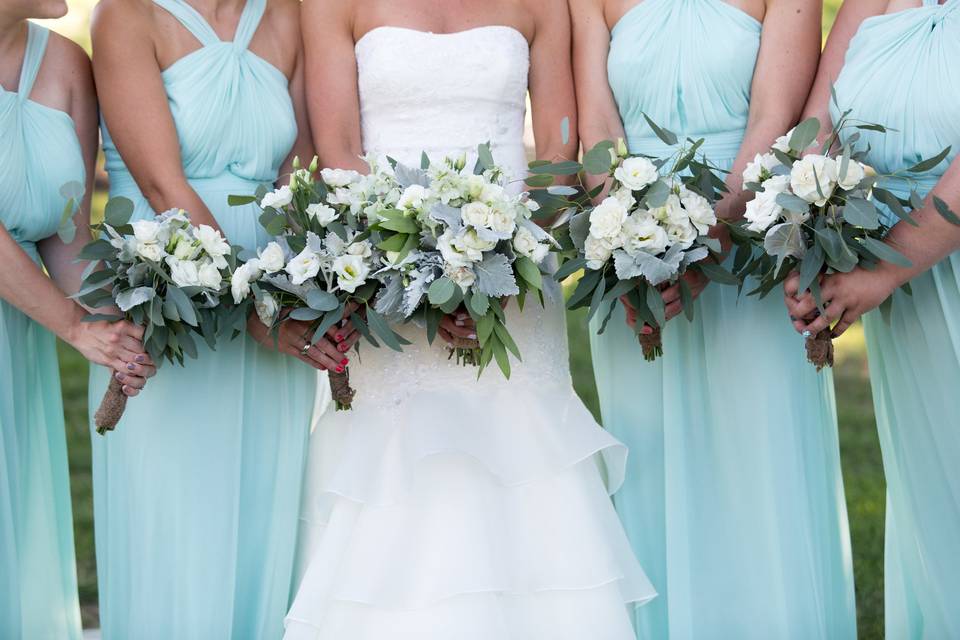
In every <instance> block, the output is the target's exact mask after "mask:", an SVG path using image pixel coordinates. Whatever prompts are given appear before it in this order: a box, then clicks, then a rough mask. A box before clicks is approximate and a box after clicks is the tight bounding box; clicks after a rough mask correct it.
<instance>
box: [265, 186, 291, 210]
mask: <svg viewBox="0 0 960 640" xmlns="http://www.w3.org/2000/svg"><path fill="white" fill-rule="evenodd" d="M291 202H293V190H292V189H290V187H289V186H288V185H283V186H282V187H280V188H279V189H277V190H275V191H271V192H270V193H267V194H264V196H263V200H261V201H260V206H261V207H263V208H264V209H266V208H267V207H273V208H274V209H282V208H283V207H285V206H287V205H288V204H290V203H291Z"/></svg>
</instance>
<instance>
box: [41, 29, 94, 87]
mask: <svg viewBox="0 0 960 640" xmlns="http://www.w3.org/2000/svg"><path fill="white" fill-rule="evenodd" d="M45 57H46V60H47V62H48V63H47V64H45V65H44V67H43V70H42V73H43V74H49V75H48V76H47V77H48V78H49V80H50V82H51V83H55V84H56V86H58V87H65V88H67V89H68V90H69V92H70V93H72V94H75V95H81V96H83V95H88V94H92V93H93V72H92V70H91V66H90V58H89V57H88V56H87V52H86V51H84V50H83V48H82V47H81V46H80V45H78V44H77V43H76V42H73V41H72V40H70V39H69V38H65V37H63V36H62V35H60V34H59V33H55V32H51V33H50V39H49V40H48V42H47V51H46V54H45ZM43 80H44V82H46V79H43Z"/></svg>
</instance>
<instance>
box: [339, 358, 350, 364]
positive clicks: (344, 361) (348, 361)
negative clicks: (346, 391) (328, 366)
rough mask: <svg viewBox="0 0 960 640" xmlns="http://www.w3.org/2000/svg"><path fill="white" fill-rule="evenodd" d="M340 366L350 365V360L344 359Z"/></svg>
mask: <svg viewBox="0 0 960 640" xmlns="http://www.w3.org/2000/svg"><path fill="white" fill-rule="evenodd" d="M340 364H342V365H343V366H347V365H348V364H350V358H344V359H343V360H341V361H340Z"/></svg>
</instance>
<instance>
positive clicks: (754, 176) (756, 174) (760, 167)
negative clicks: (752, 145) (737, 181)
mask: <svg viewBox="0 0 960 640" xmlns="http://www.w3.org/2000/svg"><path fill="white" fill-rule="evenodd" d="M779 165H780V161H779V160H777V156H775V155H773V154H772V153H764V154H759V153H758V154H757V155H755V156H754V157H753V160H752V161H751V162H749V163H748V164H747V168H746V169H744V170H743V181H744V182H755V183H757V184H760V183H761V182H763V181H764V179H765V178H767V177H769V176H770V175H772V171H773V168H774V167H777V166H779Z"/></svg>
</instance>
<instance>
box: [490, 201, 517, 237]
mask: <svg viewBox="0 0 960 640" xmlns="http://www.w3.org/2000/svg"><path fill="white" fill-rule="evenodd" d="M516 228H517V218H516V213H515V212H514V211H513V209H512V208H508V207H495V208H493V209H491V211H490V229H492V230H493V231H494V232H496V233H497V234H499V235H500V236H501V237H509V236H510V235H512V234H513V232H514V230H515V229H516Z"/></svg>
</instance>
